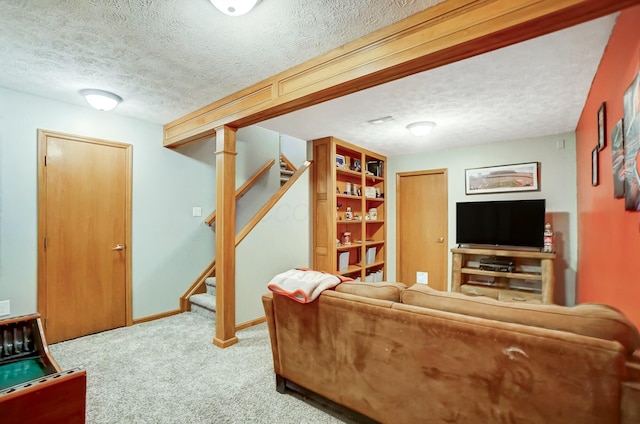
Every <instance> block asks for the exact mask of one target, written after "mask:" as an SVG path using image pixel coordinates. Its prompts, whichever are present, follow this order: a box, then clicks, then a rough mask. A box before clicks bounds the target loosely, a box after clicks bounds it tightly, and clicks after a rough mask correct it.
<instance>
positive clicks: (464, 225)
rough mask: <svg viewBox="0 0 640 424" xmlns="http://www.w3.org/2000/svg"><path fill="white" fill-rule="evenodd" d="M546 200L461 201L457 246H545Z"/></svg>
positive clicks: (457, 213) (458, 216)
mask: <svg viewBox="0 0 640 424" xmlns="http://www.w3.org/2000/svg"><path fill="white" fill-rule="evenodd" d="M544 224H545V200H544V199H536V200H506V201H493V202H458V203H457V204H456V243H458V244H485V245H494V246H518V247H538V248H541V247H542V246H543V233H544Z"/></svg>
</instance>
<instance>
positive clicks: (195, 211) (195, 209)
mask: <svg viewBox="0 0 640 424" xmlns="http://www.w3.org/2000/svg"><path fill="white" fill-rule="evenodd" d="M193 216H202V208H201V207H199V206H194V207H193Z"/></svg>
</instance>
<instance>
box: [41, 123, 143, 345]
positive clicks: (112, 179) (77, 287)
mask: <svg viewBox="0 0 640 424" xmlns="http://www.w3.org/2000/svg"><path fill="white" fill-rule="evenodd" d="M39 156H40V157H39V160H40V166H39V188H38V192H39V212H38V214H39V229H38V233H39V236H40V241H41V248H40V249H39V258H38V276H39V283H38V309H39V311H40V313H41V314H42V316H43V317H44V320H45V332H46V336H47V341H48V342H49V343H54V342H57V341H62V340H68V339H72V338H75V337H79V336H84V335H87V334H92V333H96V332H99V331H104V330H109V329H113V328H117V327H122V326H125V325H127V323H128V322H129V321H130V320H131V314H130V297H131V295H130V291H131V290H130V278H129V276H130V271H129V270H130V253H129V250H128V248H129V243H130V216H131V199H130V197H131V146H130V145H126V144H119V143H112V142H105V141H100V140H94V139H85V138H79V137H74V136H68V135H64V134H57V133H51V132H45V131H40V134H39Z"/></svg>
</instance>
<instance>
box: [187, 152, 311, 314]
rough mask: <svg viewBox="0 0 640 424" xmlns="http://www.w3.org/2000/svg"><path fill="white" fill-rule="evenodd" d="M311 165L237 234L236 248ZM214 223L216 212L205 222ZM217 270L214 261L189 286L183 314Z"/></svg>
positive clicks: (273, 197) (278, 192)
mask: <svg viewBox="0 0 640 424" xmlns="http://www.w3.org/2000/svg"><path fill="white" fill-rule="evenodd" d="M273 163H275V159H272V160H271V161H270V162H269V163H268V164H267V165H268V166H267V165H265V166H264V167H263V168H262V169H260V170H259V171H258V172H257V173H256V175H258V174H260V175H262V174H264V173H265V172H266V170H264V169H265V167H266V169H267V170H268V169H269V168H270V167H271V166H273ZM311 163H312V162H311V161H305V162H304V163H303V164H302V166H301V167H300V168H299V169H298V170H297V171H296V172H295V173H294V174H293V175H292V176H291V178H290V179H289V181H287V183H286V184H284V185H283V186H281V187H280V189H279V190H278V191H277V192H275V193H274V195H273V196H271V198H270V199H269V200H268V201H267V202H266V203H265V204H264V205H263V206H262V207H261V208H260V210H258V212H256V214H255V215H254V216H253V218H251V220H250V221H249V222H248V223H247V224H246V225H245V226H244V227H243V228H242V230H240V232H239V233H238V234H236V242H235V247H237V246H238V245H239V244H240V242H241V241H242V240H244V238H245V237H246V236H247V235H248V234H249V233H250V232H251V230H253V229H254V228H255V226H256V225H258V223H259V222H260V221H261V220H262V218H264V217H265V215H266V214H267V213H268V212H269V211H270V210H271V208H273V207H274V206H275V205H276V203H278V200H280V199H281V198H282V196H284V194H285V193H286V192H287V191H288V190H289V188H291V186H293V184H294V183H295V182H296V180H297V179H298V178H300V176H302V174H303V173H304V171H306V170H307V169H308V168H309V167H310V166H311ZM256 175H254V176H253V177H252V178H251V180H253V182H252V183H251V185H253V184H255V181H257V180H258V178H260V177H259V176H258V177H256ZM246 185H247V184H246V183H245V184H244V185H243V186H242V187H240V188H239V189H238V190H237V191H236V193H235V196H236V200H237V199H238V198H240V197H241V196H242V195H243V194H244V193H246V192H247V190H248V188H246V189H245V186H246ZM249 187H250V186H249ZM239 193H240V195H239ZM210 218H213V219H211V223H208V222H207V221H209V219H210ZM214 221H215V212H214V213H212V214H211V215H210V216H209V218H207V220H206V221H205V222H207V224H208V225H211V224H212V223H213V222H214ZM215 270H216V261H215V259H214V260H213V262H211V263H210V264H209V266H208V267H207V268H206V269H205V270H204V271H203V272H202V274H200V275H199V276H198V278H196V280H195V281H194V282H193V283H192V284H191V286H189V288H188V289H187V291H186V292H185V293H184V294H183V295H182V296H181V297H180V310H181V311H182V312H186V311H190V310H191V303H190V302H189V298H190V297H191V296H193V295H194V294H199V293H204V292H205V291H206V287H205V281H206V279H207V278H208V277H212V276H214V273H215Z"/></svg>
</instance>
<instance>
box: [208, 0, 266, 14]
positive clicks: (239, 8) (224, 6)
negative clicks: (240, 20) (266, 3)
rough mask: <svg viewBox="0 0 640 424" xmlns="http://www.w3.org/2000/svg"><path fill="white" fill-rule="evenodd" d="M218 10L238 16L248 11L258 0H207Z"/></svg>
mask: <svg viewBox="0 0 640 424" xmlns="http://www.w3.org/2000/svg"><path fill="white" fill-rule="evenodd" d="M209 1H210V2H211V4H212V5H214V6H215V7H216V9H218V10H219V11H221V12H222V13H224V14H225V15H229V16H240V15H244V14H245V13H249V12H250V11H251V9H253V8H254V7H255V6H256V4H258V0H209Z"/></svg>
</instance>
